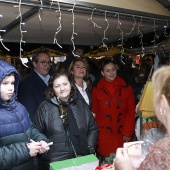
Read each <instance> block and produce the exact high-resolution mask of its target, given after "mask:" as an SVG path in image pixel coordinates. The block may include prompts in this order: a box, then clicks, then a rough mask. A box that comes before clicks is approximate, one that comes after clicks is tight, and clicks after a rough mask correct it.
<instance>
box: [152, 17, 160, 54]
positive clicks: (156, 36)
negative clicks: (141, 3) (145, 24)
mask: <svg viewBox="0 0 170 170" xmlns="http://www.w3.org/2000/svg"><path fill="white" fill-rule="evenodd" d="M153 31H154V39H153V40H152V41H151V42H153V49H152V53H154V49H155V46H156V39H158V38H159V36H158V35H157V34H156V28H155V18H153Z"/></svg>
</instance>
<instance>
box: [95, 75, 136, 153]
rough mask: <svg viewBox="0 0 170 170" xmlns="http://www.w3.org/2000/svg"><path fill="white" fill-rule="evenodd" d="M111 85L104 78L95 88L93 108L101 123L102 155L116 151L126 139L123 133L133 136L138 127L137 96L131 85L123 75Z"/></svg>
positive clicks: (100, 148)
mask: <svg viewBox="0 0 170 170" xmlns="http://www.w3.org/2000/svg"><path fill="white" fill-rule="evenodd" d="M112 84H113V86H112ZM107 85H108V82H107V81H106V80H105V78H103V79H101V80H100V81H99V83H98V85H97V87H95V88H93V90H92V111H93V112H94V113H95V114H96V118H95V119H96V122H97V124H98V126H99V135H98V147H97V151H98V153H99V154H101V155H102V156H110V153H116V149H117V148H118V147H122V146H123V143H124V142H125V141H124V140H123V136H128V137H131V136H132V135H133V133H134V127H135V98H134V93H133V89H132V87H131V85H127V84H126V82H125V81H124V80H123V79H122V78H120V77H119V76H117V77H116V79H115V80H114V81H113V82H112V83H111V84H109V87H108V88H107V87H106V86H107ZM110 85H111V86H110ZM112 87H113V89H112V90H111V89H110V88H112ZM108 89H110V90H108ZM110 92H111V93H112V94H111V93H110Z"/></svg>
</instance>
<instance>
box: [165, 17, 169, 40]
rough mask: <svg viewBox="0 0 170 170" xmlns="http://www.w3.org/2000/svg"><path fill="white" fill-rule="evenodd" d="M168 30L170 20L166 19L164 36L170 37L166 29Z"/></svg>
mask: <svg viewBox="0 0 170 170" xmlns="http://www.w3.org/2000/svg"><path fill="white" fill-rule="evenodd" d="M167 28H168V20H167V19H166V25H165V26H164V36H165V37H169V36H168V33H167V32H166V29H167Z"/></svg>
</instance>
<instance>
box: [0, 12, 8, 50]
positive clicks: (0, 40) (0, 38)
mask: <svg viewBox="0 0 170 170" xmlns="http://www.w3.org/2000/svg"><path fill="white" fill-rule="evenodd" d="M0 17H1V18H2V15H1V14H0ZM0 32H6V30H0ZM0 42H1V44H2V46H3V47H4V48H5V49H6V50H7V51H10V49H9V48H7V47H6V46H5V45H4V43H3V39H2V36H1V35H0Z"/></svg>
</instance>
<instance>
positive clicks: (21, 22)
mask: <svg viewBox="0 0 170 170" xmlns="http://www.w3.org/2000/svg"><path fill="white" fill-rule="evenodd" d="M14 7H18V10H19V15H18V16H17V18H20V25H19V28H20V34H21V38H20V60H21V62H22V64H23V65H24V66H26V67H28V66H27V65H26V64H25V63H24V62H23V61H22V59H21V58H22V51H23V49H22V43H25V41H24V40H23V37H24V36H23V33H26V32H27V31H23V30H22V25H25V23H23V21H22V12H21V0H19V4H18V5H17V6H14ZM17 18H16V19H17Z"/></svg>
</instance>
